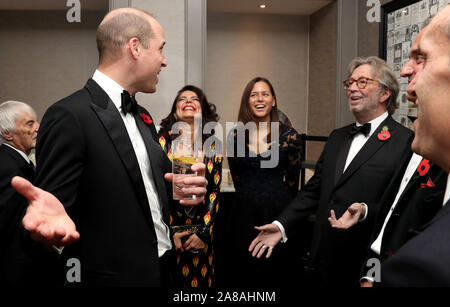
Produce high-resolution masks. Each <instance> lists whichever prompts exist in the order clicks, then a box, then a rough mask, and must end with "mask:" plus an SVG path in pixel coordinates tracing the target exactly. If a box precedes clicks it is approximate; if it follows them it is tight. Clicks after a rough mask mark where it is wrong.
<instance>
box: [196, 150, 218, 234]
mask: <svg viewBox="0 0 450 307" xmlns="http://www.w3.org/2000/svg"><path fill="white" fill-rule="evenodd" d="M222 161H223V157H222V156H221V155H216V154H214V155H213V156H211V157H205V159H204V163H205V165H206V175H205V177H206V179H207V180H208V186H207V187H206V195H205V200H204V206H205V208H206V213H205V214H204V216H203V225H204V227H203V228H202V229H201V230H200V231H199V232H198V233H197V235H198V237H199V238H200V239H201V240H202V241H203V242H205V243H209V242H211V240H212V238H211V237H212V232H213V227H214V221H215V217H216V214H217V211H218V210H219V202H220V184H221V182H222Z"/></svg>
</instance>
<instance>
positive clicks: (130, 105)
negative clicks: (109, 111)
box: [121, 90, 137, 115]
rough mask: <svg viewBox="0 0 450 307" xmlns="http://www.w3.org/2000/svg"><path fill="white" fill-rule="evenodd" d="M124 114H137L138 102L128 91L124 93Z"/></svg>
mask: <svg viewBox="0 0 450 307" xmlns="http://www.w3.org/2000/svg"><path fill="white" fill-rule="evenodd" d="M121 106H122V112H123V114H124V115H127V113H131V114H136V113H137V102H136V99H134V97H132V96H130V93H128V92H127V91H125V90H124V91H123V92H122V104H121Z"/></svg>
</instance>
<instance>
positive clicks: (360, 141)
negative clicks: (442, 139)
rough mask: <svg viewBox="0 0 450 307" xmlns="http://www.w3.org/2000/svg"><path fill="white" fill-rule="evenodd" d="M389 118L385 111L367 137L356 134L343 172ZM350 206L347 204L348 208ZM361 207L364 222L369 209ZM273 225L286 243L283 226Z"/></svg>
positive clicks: (277, 223)
mask: <svg viewBox="0 0 450 307" xmlns="http://www.w3.org/2000/svg"><path fill="white" fill-rule="evenodd" d="M388 116H389V113H388V112H387V111H386V112H384V113H383V114H381V115H380V116H378V117H377V118H375V119H373V120H371V121H370V122H369V123H370V132H369V134H368V135H367V136H365V135H364V134H362V133H358V134H356V135H355V136H354V137H353V140H352V144H351V145H350V149H349V151H348V155H347V160H346V162H345V167H344V172H345V170H346V169H347V166H348V165H349V164H350V163H351V162H352V160H353V158H355V156H356V155H357V154H358V152H359V151H360V150H361V148H362V147H363V146H364V144H366V142H367V140H368V139H369V138H370V136H371V135H372V134H373V133H374V132H375V131H376V130H378V126H379V125H380V124H381V123H382V122H383V121H384V120H385V119H386V118H387V117H388ZM356 126H362V125H361V124H360V123H358V122H356ZM350 205H351V204H349V206H350ZM363 206H365V208H366V210H365V213H364V216H363V217H362V218H361V219H360V221H361V222H362V221H364V220H365V219H366V217H367V213H368V212H369V208H368V207H367V205H366V204H364V203H363ZM272 223H273V224H275V225H276V226H277V227H278V228H279V229H280V231H281V235H282V239H281V242H283V243H284V242H286V241H287V239H288V238H287V236H286V230H285V229H284V226H283V225H282V224H281V223H280V222H279V221H273V222H272Z"/></svg>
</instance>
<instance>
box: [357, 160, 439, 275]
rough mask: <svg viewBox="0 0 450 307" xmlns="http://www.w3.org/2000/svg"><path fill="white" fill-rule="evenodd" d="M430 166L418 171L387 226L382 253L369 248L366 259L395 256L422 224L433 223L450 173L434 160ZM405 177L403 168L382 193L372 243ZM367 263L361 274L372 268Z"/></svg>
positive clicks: (403, 193)
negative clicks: (424, 172)
mask: <svg viewBox="0 0 450 307" xmlns="http://www.w3.org/2000/svg"><path fill="white" fill-rule="evenodd" d="M408 163H409V161H406V162H405V167H404V168H405V169H406V167H407V164H408ZM429 165H430V168H429V170H428V171H427V172H426V174H422V176H421V175H420V174H419V172H418V171H417V170H416V171H415V173H414V174H413V176H412V177H411V179H410V180H409V182H408V184H407V185H406V187H405V189H404V190H403V192H402V194H401V195H400V198H399V199H398V201H397V205H396V206H395V208H394V211H393V212H392V214H391V216H390V218H389V221H388V222H387V224H386V227H385V229H384V232H383V239H382V241H381V249H380V255H378V254H376V253H375V252H374V251H372V250H371V249H370V248H369V252H368V257H367V260H368V259H371V258H378V259H379V260H380V261H381V262H383V261H385V260H386V259H388V258H389V257H392V255H395V253H396V252H397V250H398V249H400V248H401V247H402V246H403V245H404V244H405V243H406V242H408V241H409V240H410V239H411V238H413V237H415V236H416V235H417V234H418V233H420V232H421V231H422V230H423V229H422V228H423V226H424V225H426V224H427V223H428V222H430V221H431V219H432V218H433V217H434V216H435V215H436V213H437V212H438V211H439V210H440V209H441V208H442V201H443V197H444V192H445V187H446V184H447V173H446V172H445V171H444V170H442V169H441V168H440V167H439V166H437V165H436V164H434V163H432V162H429ZM403 176H404V171H402V172H399V174H398V175H397V176H396V179H395V183H394V184H392V185H391V186H390V187H389V189H388V191H387V192H386V193H385V195H384V196H383V200H382V201H381V209H380V211H379V216H378V217H377V221H376V223H375V228H374V231H373V233H372V239H371V242H372V243H373V241H375V240H376V239H377V237H378V235H379V233H380V231H381V229H382V227H383V224H384V221H385V219H386V216H387V214H388V213H389V211H390V210H391V207H392V204H393V202H394V200H395V197H396V195H397V193H398V189H399V186H400V183H401V180H402V179H403ZM372 243H371V244H372ZM366 263H367V261H365V262H364V263H363V269H362V273H363V274H362V276H366V274H367V270H368V269H370V268H371V267H370V266H369V267H367V266H366Z"/></svg>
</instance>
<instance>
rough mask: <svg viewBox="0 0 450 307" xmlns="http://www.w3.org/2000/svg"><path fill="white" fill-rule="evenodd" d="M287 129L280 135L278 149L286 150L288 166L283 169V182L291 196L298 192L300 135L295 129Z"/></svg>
mask: <svg viewBox="0 0 450 307" xmlns="http://www.w3.org/2000/svg"><path fill="white" fill-rule="evenodd" d="M286 128H287V130H286V132H285V133H283V135H282V136H281V137H280V147H281V148H280V150H286V152H287V155H288V163H289V165H288V167H287V169H286V171H285V178H284V180H285V182H286V183H287V186H288V188H289V193H290V195H291V197H295V195H297V192H298V184H299V177H300V171H301V149H302V142H301V135H300V134H299V133H297V131H295V129H293V128H290V127H286Z"/></svg>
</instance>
